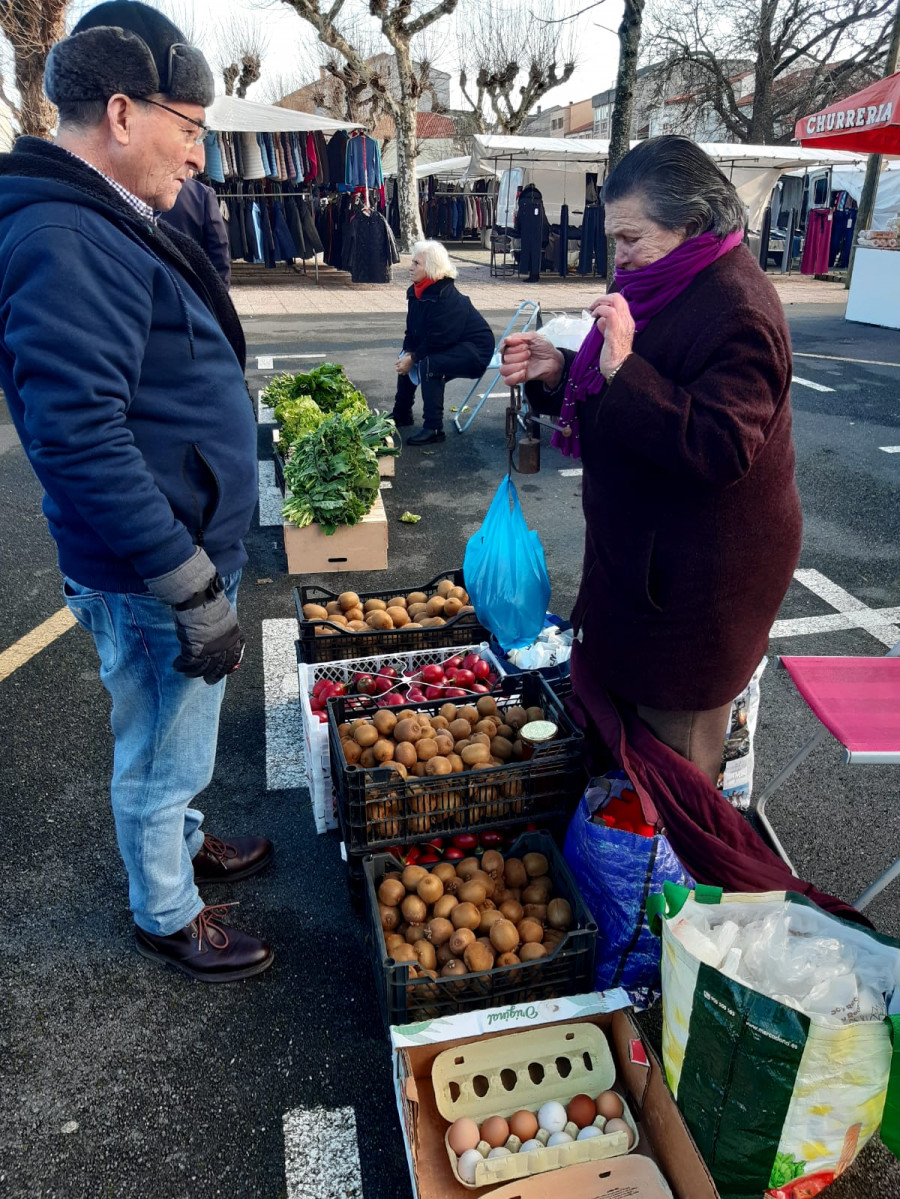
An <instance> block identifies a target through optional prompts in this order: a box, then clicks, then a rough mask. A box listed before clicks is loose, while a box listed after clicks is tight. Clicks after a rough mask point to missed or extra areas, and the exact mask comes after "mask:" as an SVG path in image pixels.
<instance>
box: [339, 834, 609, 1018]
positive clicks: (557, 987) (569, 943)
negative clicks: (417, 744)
mask: <svg viewBox="0 0 900 1199" xmlns="http://www.w3.org/2000/svg"><path fill="white" fill-rule="evenodd" d="M526 853H542V854H544V855H545V857H546V858H547V861H548V862H549V863H550V870H549V874H550V877H551V879H552V880H553V887H554V891H553V894H554V897H559V898H561V899H566V900H568V901H569V904H570V906H571V908H572V914H573V916H574V918H575V928H573V929H570V930H569V932H567V933H566V934H565V936H564V937H563V939H562V940H561V941H560V943H559V945H558V946H557V948H556V949H555V950H554V952H553V953H552V954H550V955H548V956H547V957H546V958H540V959H538V960H537V961H535V962H523V963H520V964H519V965H513V966H502V967H495V968H494V969H493V970H487V971H484V972H483V973H480V974H466V975H461V976H460V977H457V978H440V979H437V980H435V979H431V978H411V977H410V973H409V963H407V962H395V961H394V959H393V958H392V957H389V956H388V952H387V949H386V948H385V944H384V934H383V933H382V930H381V921H380V919H379V916H378V895H377V891H378V888H379V887H380V886H381V883H382V882H383V881H384V878H385V877H386V876H387V875H389V874H392V873H396V874H398V875H399V874H400V873H402V871H403V866H402V864H401V863H400V862H398V861H397V860H396V858H394V857H392V856H390V855H389V854H376V855H374V856H373V857H367V858H365V859H364V861H363V871H364V872H365V880H366V907H367V911H368V936H369V940H370V943H371V950H372V965H373V968H374V971H375V985H376V988H377V990H378V995H379V999H380V1001H381V1010H382V1015H383V1016H384V1019H385V1023H386V1024H387V1025H388V1026H390V1025H392V1024H409V1023H411V1022H413V1021H418V1020H432V1019H434V1018H435V1017H438V1016H452V1015H454V1014H456V1013H457V1012H469V1011H474V1010H476V1009H481V1008H489V1007H501V1006H504V1005H506V1004H526V1003H533V1002H535V1001H536V1000H540V999H555V998H559V997H560V996H562V995H579V994H582V993H584V992H587V991H591V990H593V986H594V956H595V953H596V948H597V925H596V924H595V923H594V920H593V918H592V916H591V914H590V912H589V911H588V909H587V907H586V905H585V902H584V900H583V899H582V898H581V893H580V892H579V890H578V886H577V884H576V882H575V879H574V878H573V877H572V873H571V871H570V870H569V867H568V866H567V865H566V862H565V859H564V858H563V856H562V854H561V853H560V851H559V849H558V848H557V847H556V845H555V843H554V841H553V838H552V837H551V836H550V834H549V833H544V832H535V833H523V834H522V836H521V837H519V838H518V839H517V840H516V841H515V842H513V844H512V845H511V846H510V848H509V850H507V851H506V852H505V853H504V857H519V858H520V857H522V855H523V854H526ZM435 865H437V863H435ZM426 869H429V867H426Z"/></svg>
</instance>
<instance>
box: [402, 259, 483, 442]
mask: <svg viewBox="0 0 900 1199" xmlns="http://www.w3.org/2000/svg"><path fill="white" fill-rule="evenodd" d="M409 277H410V281H411V283H412V286H411V287H410V289H409V291H408V292H407V293H406V297H407V310H406V333H405V334H404V337H403V352H402V353H401V355H400V357H399V358H398V359H397V395H396V397H395V399H394V410H393V412H392V413H391V416H392V417H393V419H394V422H395V423H396V425H397V426H398V427H400V428H402V427H404V426H407V425H411V424H413V401H414V400H415V398H416V386H417V385H418V384H421V386H422V407H423V408H424V414H425V415H424V427H423V428H422V429H420V430H419V432H418V433H414V434H413V436H412V437H410V438H408V439H407V442H406V444H407V445H431V444H432V442H435V441H443V440H444V384H445V383H446V382H447V380H448V379H479V378H480V377H481V376H482V375H483V374H484V372H485V371H486V370H487V367H488V363H489V362H490V360H491V357H492V355H493V353H494V335H493V333H492V332H491V329H490V326H489V325H488V323H487V321H486V320H485V319H484V317H483V316H482V315H481V313H479V312H477V311H476V310H475V308H474V307H473V305H472V301H471V300H470V299H469V298H468V296H464V295H462V294H461V293H460V292H458V291H457V290H456V284H455V283H454V282H453V280H454V279H455V278H456V267H455V266H454V265H453V263H452V262H451V261H450V257H449V255H448V254H447V251H446V250H445V249H444V247H443V246H442V245H441V243H440V242H439V241H417V242H416V244H415V245H414V246H413V256H412V262H411V263H410V267H409Z"/></svg>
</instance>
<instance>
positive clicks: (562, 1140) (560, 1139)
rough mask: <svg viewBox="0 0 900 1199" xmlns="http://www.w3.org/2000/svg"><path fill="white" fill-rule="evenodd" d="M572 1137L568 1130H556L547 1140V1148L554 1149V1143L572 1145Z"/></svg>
mask: <svg viewBox="0 0 900 1199" xmlns="http://www.w3.org/2000/svg"><path fill="white" fill-rule="evenodd" d="M571 1144H572V1138H571V1137H570V1136H569V1134H568V1133H567V1132H554V1133H553V1134H552V1136H551V1137H550V1140H549V1141H548V1142H547V1148H548V1149H552V1148H553V1146H554V1145H571Z"/></svg>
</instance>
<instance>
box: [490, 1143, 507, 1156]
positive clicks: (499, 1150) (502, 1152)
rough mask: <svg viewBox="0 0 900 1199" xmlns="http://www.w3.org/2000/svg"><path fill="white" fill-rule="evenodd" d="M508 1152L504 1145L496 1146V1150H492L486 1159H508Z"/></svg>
mask: <svg viewBox="0 0 900 1199" xmlns="http://www.w3.org/2000/svg"><path fill="white" fill-rule="evenodd" d="M509 1156H510V1152H509V1150H508V1149H507V1148H506V1147H505V1146H504V1145H498V1146H497V1148H496V1149H492V1150H491V1151H490V1153H489V1154H488V1157H509Z"/></svg>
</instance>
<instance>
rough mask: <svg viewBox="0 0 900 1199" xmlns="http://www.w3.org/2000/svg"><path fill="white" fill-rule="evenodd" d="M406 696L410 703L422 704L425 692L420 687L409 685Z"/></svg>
mask: <svg viewBox="0 0 900 1199" xmlns="http://www.w3.org/2000/svg"><path fill="white" fill-rule="evenodd" d="M406 698H407V699H408V700H409V702H410V703H411V704H424V702H425V692H424V691H423V690H422V689H421V688H420V687H410V689H409V694H408V695H407V697H406Z"/></svg>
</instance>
